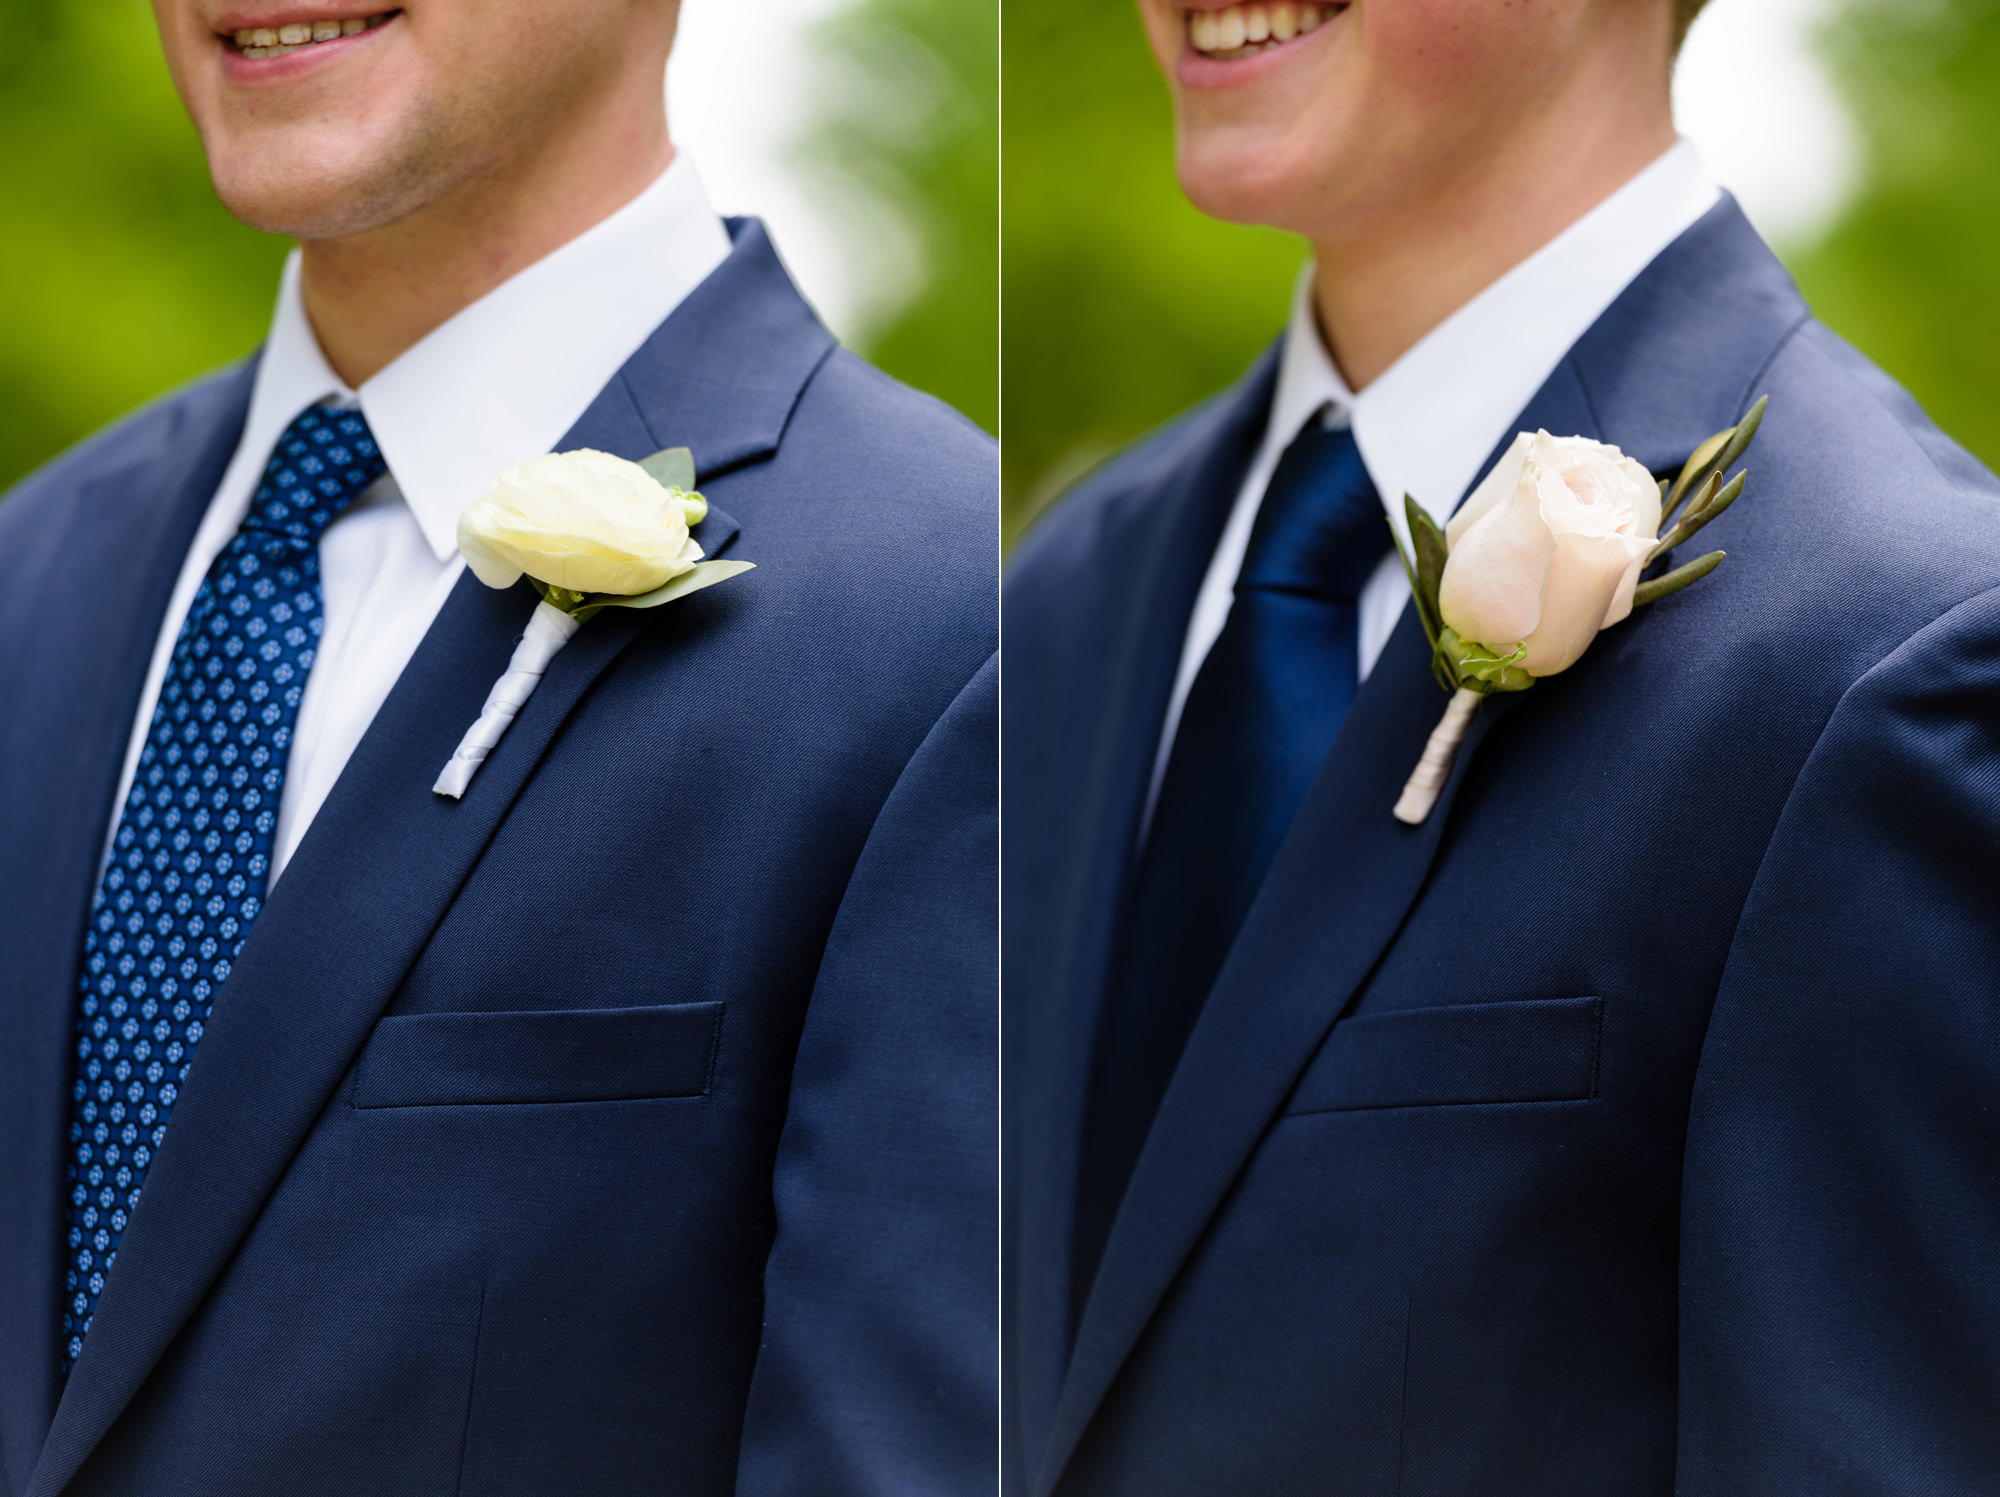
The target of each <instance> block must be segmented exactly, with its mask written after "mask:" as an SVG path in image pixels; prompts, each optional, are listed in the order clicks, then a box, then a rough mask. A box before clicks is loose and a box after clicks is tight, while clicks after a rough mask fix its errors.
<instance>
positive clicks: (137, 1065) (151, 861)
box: [63, 405, 384, 1377]
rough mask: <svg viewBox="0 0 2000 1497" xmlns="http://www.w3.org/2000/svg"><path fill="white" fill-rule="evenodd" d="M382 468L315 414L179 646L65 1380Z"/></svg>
mask: <svg viewBox="0 0 2000 1497" xmlns="http://www.w3.org/2000/svg"><path fill="white" fill-rule="evenodd" d="M383 471H384V463H383V459H382V455H381V453H380V451H379V450H377V448H376V446H375V440H374V438H373V436H372V435H371V434H370V433H369V430H368V423H367V422H366V421H365V420H363V419H362V416H361V413H360V412H359V411H350V410H336V409H332V408H329V407H326V406H318V405H316V406H313V407H311V408H309V409H308V410H307V411H306V412H305V413H304V414H303V415H301V416H300V417H299V418H298V419H297V420H295V421H294V422H292V424H291V425H290V426H289V427H287V428H286V429H285V434H284V435H283V436H282V437H281V438H279V440H278V445H277V447H276V449H275V450H274V451H273V452H272V454H271V460H270V462H269V463H268V464H267V465H266V466H265V469H264V476H263V478H262V479H261V480H260V481H259V482H258V485H257V492H256V495H255V497H254V498H252V500H251V501H250V512H249V514H248V515H247V516H246V517H245V519H244V521H243V525H242V528H241V529H239V530H238V531H237V532H236V534H235V535H234V536H233V537H232V538H231V539H230V541H229V544H228V545H226V546H225V547H223V549H222V551H221V554H219V555H218V556H217V557H216V558H215V561H214V563H213V564H212V565H211V566H210V567H209V569H208V575H207V576H206V577H204V578H203V579H202V583H201V586H200V588H199V589H198V590H197V591H196V593H195V595H194V602H193V603H192V604H191V605H190V606H189V608H188V614H187V619H186V621H185V622H184V623H183V624H182V625H181V631H180V634H179V636H178V638H176V640H175V641H174V652H173V656H172V659H171V661H170V663H169V664H168V667H167V673H166V679H165V680H164V681H163V682H162V684H161V687H160V700H159V705H158V706H157V707H155V708H154V710H153V720H152V723H151V724H150V726H149V727H148V728H147V730H146V743H145V747H144V749H143V750H142V751H141V753H140V755H139V765H138V770H137V773H136V774H135V775H134V777H133V780H132V789H131V792H130V793H129V794H128V795H127V796H126V798H125V807H124V810H123V812H122V813H121V814H120V816H119V818H118V831H117V835H116V836H115V838H114V839H113V842H112V848H111V855H110V857H109V859H108V861H107V862H106V864H105V867H104V872H103V875H102V876H101V878H100V879H99V882H98V886H97V898H96V901H95V903H94V904H93V905H92V907H91V917H90V926H89V929H88V930H87V931H86V933H85V935H84V942H83V980H82V993H81V999H82V1002H81V1008H80V1011H79V1014H78V1017H77V1046H76V1079H75V1085H74V1087H73V1088H72V1090H71V1094H70V1096H71V1102H70V1125H69V1141H70V1153H69V1192H70V1193H69V1273H68V1280H67V1288H66V1290H65V1293H64V1297H63V1375H64V1376H65V1377H67V1376H68V1374H69V1369H70V1368H71V1367H72V1366H74V1365H75V1363H76V1359H77V1355H78V1353H79V1352H81V1351H82V1349H83V1338H84V1337H85V1336H86V1335H87V1334H88V1333H89V1331H90V1322H91V1316H92V1314H93V1313H94V1312H95V1310H96V1308H97V1300H98V1296H99V1295H100V1294H102V1293H103V1291H104V1280H105V1275H107V1274H108V1273H109V1272H110V1271H111V1265H112V1263H113V1261H114V1260H115V1259H116V1258H117V1256H118V1243H119V1240H120V1238H121V1237H122V1236H123V1234H124V1231H125V1227H126V1223H127V1222H128V1221H129V1220H130V1218H131V1214H132V1211H133V1208H134V1207H136V1206H137V1205H138V1203H139V1187H140V1186H141V1185H142V1184H143V1183H144V1181H145V1178H146V1170H147V1167H148V1166H149V1165H150V1164H151V1163H152V1162H153V1156H154V1155H155V1154H156V1153H157V1152H158V1151H159V1147H160V1140H161V1139H162V1138H164V1137H165V1136H166V1131H167V1118H168V1117H169V1115H171V1114H172V1112H173V1109H174V1103H175V1101H176V1100H177V1099H178V1098H179V1096H180V1092H181V1088H182V1087H184V1086H185V1085H186V1084H187V1077H188V1067H189V1063H190V1061H191V1059H192V1057H193V1054H194V1049H195V1046H196V1045H197V1044H199V1043H200V1041H201V1034H202V1026H203V1025H204V1024H205V1023H207V1021H208V1015H209V1009H210V1007H211V1006H212V1005H213V1003H214V1001H215V991H216V989H217V988H219V987H221V986H222V983H223V981H224V979H226V978H227V977H228V976H229V969H230V967H231V965H232V964H233V963H234V962H235V960H236V956H237V953H238V952H239V951H241V950H242V948H243V941H244V938H245V937H246V936H248V934H249V932H250V925H251V922H252V921H254V920H255V919H256V918H257V912H258V911H259V910H260V909H261V908H262V907H263V902H264V894H265V891H266V889H267V888H268V887H269V883H270V871H271V850H272V845H273V842H274V841H275V835H276V831H277V825H278V802H279V797H280V796H281V794H282V793H283V791H284V784H285V761H286V752H287V750H288V749H289V748H290V746H291V741H292V726H293V724H294V723H295V722H296V721H297V719H298V715H299V698H300V695H301V693H302V692H303V691H304V688H305V681H306V673H307V672H308V671H310V670H311V669H312V663H313V652H314V650H315V648H316V647H317V645H318V641H319V636H320V628H321V618H320V588H319V538H320V536H321V534H322V533H323V532H324V531H325V530H326V527H327V526H328V525H330V524H332V523H333V519H334V517H335V516H336V515H338V514H339V513H340V512H341V511H342V510H343V509H345V508H346V507H347V505H348V504H350V503H351V502H353V500H354V497H355V496H356V495H357V494H359V493H360V492H361V491H362V490H363V489H365V488H367V487H368V485H369V484H371V483H373V482H374V481H375V480H376V479H377V478H379V477H381V476H382V473H383Z"/></svg>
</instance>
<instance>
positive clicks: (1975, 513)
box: [1746, 321, 2000, 632]
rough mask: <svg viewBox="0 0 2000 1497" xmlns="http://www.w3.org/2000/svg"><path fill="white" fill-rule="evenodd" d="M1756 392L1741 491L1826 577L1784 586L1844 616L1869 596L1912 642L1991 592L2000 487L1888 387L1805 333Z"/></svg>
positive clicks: (1838, 346)
mask: <svg viewBox="0 0 2000 1497" xmlns="http://www.w3.org/2000/svg"><path fill="white" fill-rule="evenodd" d="M1766 388H1767V389H1768V390H1769V393H1770V396H1771V406H1770V415H1769V416H1767V418H1766V423H1765V427H1764V429H1763V430H1762V431H1760V432H1759V434H1758V438H1757V442H1756V445H1755V446H1754V447H1753V448H1752V449H1751V452H1750V453H1749V455H1748V457H1747V458H1746V462H1747V464H1748V465H1749V466H1750V467H1751V468H1752V469H1753V473H1752V477H1751V483H1752V485H1753V486H1760V487H1761V486H1768V487H1767V488H1766V492H1768V493H1769V495H1770V496H1771V503H1772V511H1773V515H1772V518H1773V519H1774V520H1776V521H1777V523H1779V524H1781V525H1783V526H1786V527H1787V528H1789V529H1791V530H1792V531H1793V533H1794V534H1795V535H1797V536H1798V537H1799V539H1800V540H1801V541H1802V542H1806V541H1807V540H1808V537H1807V535H1806V532H1807V531H1808V530H1811V531H1816V532H1818V534H1817V535H1816V536H1813V537H1811V538H1810V541H1809V544H1810V545H1811V547H1812V549H1814V550H1815V551H1818V552H1819V553H1820V555H1821V556H1822V558H1823V561H1824V563H1825V569H1824V570H1823V571H1821V572H1820V573H1819V574H1818V575H1816V576H1815V575H1810V574H1805V573H1799V574H1795V575H1794V577H1793V579H1792V580H1793V582H1794V584H1795V585H1797V586H1799V587H1801V588H1803V589H1807V590H1810V591H1811V592H1812V593H1814V594H1815V595H1817V596H1818V597H1819V598H1820V599H1821V600H1823V601H1824V602H1825V603H1826V604H1827V605H1829V606H1833V607H1838V608H1843V609H1847V610H1849V611H1850V612H1852V611H1857V610H1858V607H1859V605H1861V604H1863V603H1865V602H1869V601H1872V600H1874V599H1876V598H1877V597H1878V596H1879V597H1880V599H1881V601H1882V602H1883V603H1884V604H1886V605H1888V606H1890V607H1891V608H1892V610H1894V611H1897V612H1903V611H1905V610H1908V618H1907V621H1908V622H1909V623H1910V625H1911V630H1912V632H1914V630H1915V629H1916V628H1919V627H1922V626H1923V624H1926V623H1928V622H1929V621H1930V619H1931V618H1934V617H1936V616H1937V615H1938V614H1939V613H1942V612H1944V611H1945V610H1946V609H1949V608H1951V607H1953V606H1955V605H1956V604H1957V603H1959V602H1961V601H1963V600H1964V599H1965V598H1967V597H1970V596H1972V595H1973V594H1974V593H1977V592H1981V591H1984V590H1985V589H1986V588H1988V587H1991V586H1994V585H1996V584H2000V481H1996V479H1995V478H1994V476H1993V474H1992V473H1990V472H1989V471H1987V469H1986V468H1985V466H1984V465H1982V464H1981V463H1980V462H1979V460H1978V459H1976V458H1975V457H1973V456H1972V455H1971V454H1970V453H1969V452H1967V451H1966V450H1965V449H1964V448H1963V447H1961V446H1959V445H1958V443H1956V442H1954V441H1953V440H1952V439H1951V438H1950V437H1949V436H1947V435H1946V434H1945V433H1944V432H1943V431H1941V430H1939V428H1938V427H1937V425H1936V424H1935V423H1934V422H1933V421H1932V420H1931V419H1930V417H1929V416H1928V415H1926V414H1925V413H1924V411H1923V409H1922V407H1921V406H1919V405H1918V404H1917V402H1916V401H1915V400H1914V399H1912V398H1911V396H1910V395H1909V393H1908V392H1907V391H1905V390H1904V389H1902V387H1901V386H1899V385H1898V384H1897V383H1896V382H1895V381H1894V380H1892V379H1891V378H1890V377H1889V376H1888V375H1887V374H1885V373H1884V372H1883V371H1882V370H1881V369H1879V368H1877V367H1876V366H1875V365H1874V364H1873V363H1871V362H1870V361H1869V360H1868V359H1866V358H1864V357H1863V356H1862V355H1861V354H1860V353H1859V352H1857V351H1856V350H1855V349H1854V348H1853V347H1852V346H1850V345H1849V344H1848V343H1846V342H1845V341H1844V340H1842V339H1841V338H1840V337H1839V336H1838V335H1837V334H1835V333H1834V332H1833V331H1832V330H1831V329H1829V328H1827V327H1826V326H1825V325H1824V324H1822V323H1819V322H1816V321H1814V322H1808V323H1806V324H1805V325H1803V326H1802V327H1801V328H1800V330H1799V333H1798V336H1797V337H1795V338H1794V339H1792V340H1790V342H1788V343H1787V344H1786V346H1785V347H1783V348H1782V349H1780V350H1779V351H1778V353H1777V354H1776V355H1775V356H1774V358H1773V359H1772V361H1771V365H1770V368H1769V370H1768V371H1767V380H1766ZM1753 502H1759V501H1758V500H1757V499H1756V496H1753ZM1946 536H1948V537H1950V543H1949V544H1940V538H1941V537H1946ZM1844 574H1845V575H1847V576H1848V577H1850V578H1851V579H1852V580H1853V581H1854V582H1855V584H1856V587H1855V588H1854V589H1852V590H1850V589H1846V588H1842V587H1840V586H1839V582H1840V579H1842V577H1843V575H1844ZM1862 574H1872V575H1874V576H1876V577H1879V578H1882V579H1884V580H1885V581H1892V582H1893V586H1891V587H1889V588H1886V589H1885V588H1880V587H1871V586H1867V585H1865V584H1862V583H1861V581H1860V579H1861V576H1862ZM1843 594H1844V596H1843Z"/></svg>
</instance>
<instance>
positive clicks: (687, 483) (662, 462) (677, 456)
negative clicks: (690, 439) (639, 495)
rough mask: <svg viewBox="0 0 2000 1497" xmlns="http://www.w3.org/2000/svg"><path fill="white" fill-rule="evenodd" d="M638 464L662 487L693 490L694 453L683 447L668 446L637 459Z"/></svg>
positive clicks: (688, 492) (691, 491) (685, 490)
mask: <svg viewBox="0 0 2000 1497" xmlns="http://www.w3.org/2000/svg"><path fill="white" fill-rule="evenodd" d="M639 466H640V467H642V468H644V469H645V470H646V471H647V472H648V473H650V474H652V475H653V478H654V480H655V481H656V482H658V483H659V484H660V486H661V487H662V488H669V489H679V490H680V491H681V492H682V493H685V494H691V493H693V492H694V453H693V452H691V451H689V450H688V449H687V448H685V447H669V448H666V449H665V450H664V451H661V452H656V453H654V454H653V455H652V456H651V457H642V458H640V459H639Z"/></svg>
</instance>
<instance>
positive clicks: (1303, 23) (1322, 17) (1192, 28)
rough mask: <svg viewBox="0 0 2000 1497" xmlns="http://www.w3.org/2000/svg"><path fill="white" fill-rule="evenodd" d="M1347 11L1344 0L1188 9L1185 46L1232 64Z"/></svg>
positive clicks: (1279, 1) (1288, 0)
mask: <svg viewBox="0 0 2000 1497" xmlns="http://www.w3.org/2000/svg"><path fill="white" fill-rule="evenodd" d="M1346 9H1347V5H1346V3H1345V0H1329V3H1325V4H1319V5H1299V4H1294V3H1292V0H1275V3H1269V4H1254V5H1232V6H1230V7H1229V8H1228V9H1227V10H1191V11H1189V12H1188V13H1187V39H1188V45H1189V46H1190V47H1192V48H1194V50H1195V51H1197V52H1199V53H1200V54H1201V55H1202V56H1203V57H1213V58H1215V59H1216V60H1217V61H1220V62H1234V61H1235V60H1236V59H1238V58H1239V57H1255V56H1256V55H1257V54H1258V53H1259V52H1268V51H1270V50H1271V48H1273V47H1282V46H1284V45H1285V43H1286V42H1289V41H1292V40H1294V39H1296V38H1298V37H1301V36H1304V35H1305V34H1306V33H1307V32H1309V31H1312V30H1313V29H1315V28H1316V27H1318V26H1319V25H1321V24H1322V23H1323V22H1326V21H1330V20H1332V19H1333V18H1334V17H1335V16H1337V15H1339V14H1340V13H1341V12H1342V11H1343V10H1346Z"/></svg>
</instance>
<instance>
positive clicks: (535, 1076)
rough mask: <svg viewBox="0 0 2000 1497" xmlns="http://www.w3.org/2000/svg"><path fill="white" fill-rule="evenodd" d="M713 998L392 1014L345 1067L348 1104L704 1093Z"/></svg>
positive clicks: (718, 1021)
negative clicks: (351, 1072)
mask: <svg viewBox="0 0 2000 1497" xmlns="http://www.w3.org/2000/svg"><path fill="white" fill-rule="evenodd" d="M722 1009H723V1005H722V1004H720V1003H676V1004H662V1005H649V1006H647V1007H643V1008H597V1009H591V1008H586V1009H559V1010H551V1011H548V1012H541V1013H424V1014H396V1015H391V1016H390V1017H388V1018H385V1019H382V1020H379V1021H378V1022H377V1023H376V1025H375V1032H374V1033H373V1034H372V1035H371V1036H370V1037H369V1040H368V1043H367V1045H366V1046H365V1047H363V1049H362V1051H361V1059H360V1061H359V1063H358V1064H357V1066H356V1069H355V1078H354V1091H353V1101H354V1105H355V1106H356V1107H360V1108H365V1107H455V1106H466V1105H473V1104H485V1105H505V1104H521V1103H533V1102H627V1101H638V1100H641V1099H645V1098H653V1097H700V1096H705V1095H707V1093H708V1090H709V1086H710V1084H711V1081H712V1078H713V1075H714V1071H715V1054H716V1047H717V1045H718V1044H719V1043H720V1041H721V1037H722Z"/></svg>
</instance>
